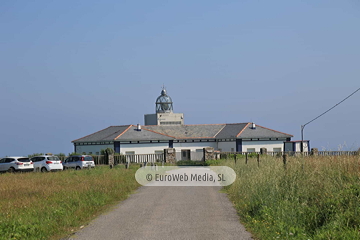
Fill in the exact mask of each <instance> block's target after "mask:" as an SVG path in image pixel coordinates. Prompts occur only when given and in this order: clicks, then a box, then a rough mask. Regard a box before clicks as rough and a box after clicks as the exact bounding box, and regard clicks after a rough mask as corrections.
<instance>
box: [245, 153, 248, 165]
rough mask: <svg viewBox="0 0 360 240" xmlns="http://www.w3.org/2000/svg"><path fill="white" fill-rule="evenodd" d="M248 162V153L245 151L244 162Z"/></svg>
mask: <svg viewBox="0 0 360 240" xmlns="http://www.w3.org/2000/svg"><path fill="white" fill-rule="evenodd" d="M247 163H248V153H245V164H247Z"/></svg>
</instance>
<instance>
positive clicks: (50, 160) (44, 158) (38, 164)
mask: <svg viewBox="0 0 360 240" xmlns="http://www.w3.org/2000/svg"><path fill="white" fill-rule="evenodd" d="M31 161H32V162H33V163H34V171H35V172H40V171H41V172H51V171H62V170H63V165H62V162H61V160H60V159H59V158H58V157H57V156H49V155H40V156H35V157H32V158H31Z"/></svg>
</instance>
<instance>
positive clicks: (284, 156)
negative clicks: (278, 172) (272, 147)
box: [283, 154, 287, 170]
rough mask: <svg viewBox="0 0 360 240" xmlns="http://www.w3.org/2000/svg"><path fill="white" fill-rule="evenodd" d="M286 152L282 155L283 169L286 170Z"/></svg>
mask: <svg viewBox="0 0 360 240" xmlns="http://www.w3.org/2000/svg"><path fill="white" fill-rule="evenodd" d="M286 161H287V154H284V155H283V162H284V169H285V170H286Z"/></svg>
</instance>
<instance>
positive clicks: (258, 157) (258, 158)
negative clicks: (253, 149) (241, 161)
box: [257, 154, 260, 167]
mask: <svg viewBox="0 0 360 240" xmlns="http://www.w3.org/2000/svg"><path fill="white" fill-rule="evenodd" d="M257 162H258V167H260V154H258V155H257Z"/></svg>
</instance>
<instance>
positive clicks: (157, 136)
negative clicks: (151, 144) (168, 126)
mask: <svg viewBox="0 0 360 240" xmlns="http://www.w3.org/2000/svg"><path fill="white" fill-rule="evenodd" d="M173 139H174V138H173V137H170V136H166V135H164V134H161V133H157V132H154V131H150V130H147V129H145V128H142V129H141V131H137V129H136V126H132V127H131V128H129V129H128V130H127V131H126V132H124V133H123V134H122V135H121V136H120V137H118V138H117V139H116V140H122V141H139V140H141V141H147V140H173Z"/></svg>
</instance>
